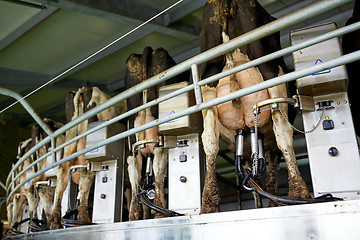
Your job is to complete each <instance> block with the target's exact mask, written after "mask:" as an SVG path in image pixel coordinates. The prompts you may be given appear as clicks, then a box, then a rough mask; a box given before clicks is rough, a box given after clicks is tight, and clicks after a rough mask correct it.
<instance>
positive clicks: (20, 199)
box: [8, 119, 64, 226]
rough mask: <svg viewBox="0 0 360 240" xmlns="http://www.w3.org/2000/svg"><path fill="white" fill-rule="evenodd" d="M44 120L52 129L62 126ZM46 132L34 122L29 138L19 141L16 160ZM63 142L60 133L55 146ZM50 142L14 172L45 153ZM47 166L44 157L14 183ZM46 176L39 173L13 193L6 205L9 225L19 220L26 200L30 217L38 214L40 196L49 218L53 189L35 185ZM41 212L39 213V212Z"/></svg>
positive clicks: (42, 137) (19, 170)
mask: <svg viewBox="0 0 360 240" xmlns="http://www.w3.org/2000/svg"><path fill="white" fill-rule="evenodd" d="M44 122H45V123H46V124H47V125H48V126H49V128H50V129H51V130H52V131H55V130H56V129H58V128H59V127H61V126H62V124H60V123H56V122H54V121H52V120H50V119H44ZM46 136H47V134H46V133H45V131H44V130H42V129H41V128H40V126H39V125H38V124H35V125H34V126H33V127H32V129H31V138H29V139H28V140H26V141H24V142H21V143H20V144H19V147H18V156H17V160H18V159H20V158H21V157H22V156H23V155H24V154H25V153H26V152H27V151H29V150H30V149H31V148H32V147H34V146H35V145H36V144H38V143H39V142H40V141H41V140H43V139H44V138H45V137H46ZM63 142H64V136H63V135H60V136H59V137H57V138H56V140H55V144H56V146H59V145H61V144H62V143H63ZM49 147H50V143H49V144H46V145H44V146H43V147H41V148H40V149H38V150H37V151H36V152H35V153H34V154H33V155H31V156H30V157H28V158H27V159H26V160H25V161H24V162H23V163H22V164H21V165H20V166H19V168H18V169H17V171H16V172H15V174H16V173H19V172H21V171H22V170H23V169H25V168H27V167H28V166H29V165H30V164H31V163H32V162H33V161H35V160H36V159H38V158H40V157H41V156H43V155H44V154H46V153H47V152H48V150H49ZM46 166H47V161H46V159H45V160H43V161H41V162H40V163H38V164H37V165H35V166H34V167H32V168H31V169H30V170H29V171H28V172H27V173H25V174H24V175H23V176H21V177H20V178H19V179H18V180H17V181H16V185H17V184H19V183H20V182H22V181H24V180H25V179H26V178H27V177H29V176H30V175H32V174H34V173H35V172H36V171H40V170H41V169H44V168H45V167H46ZM46 180H47V178H46V177H45V173H44V174H41V175H40V176H38V177H36V178H34V179H32V180H31V181H30V182H28V183H27V184H25V185H24V186H22V187H21V188H20V191H19V193H17V194H15V197H13V201H12V203H11V204H9V205H8V208H9V210H8V214H9V217H8V219H9V223H10V224H9V226H11V223H15V222H19V221H20V219H21V217H22V211H23V210H22V209H23V208H24V205H25V203H26V202H27V203H28V205H29V215H30V219H31V220H32V219H33V218H37V217H38V216H37V215H38V214H37V212H36V208H37V206H38V203H39V201H38V197H39V198H40V202H41V204H42V207H43V209H44V213H45V216H46V219H47V220H49V219H50V215H51V207H52V203H53V197H54V189H53V188H50V187H44V188H43V187H37V186H36V183H37V182H39V181H46ZM10 208H12V211H10ZM40 214H41V213H40Z"/></svg>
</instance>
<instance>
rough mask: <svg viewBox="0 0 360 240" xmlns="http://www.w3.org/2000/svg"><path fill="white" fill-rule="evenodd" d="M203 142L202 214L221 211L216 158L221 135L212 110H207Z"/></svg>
mask: <svg viewBox="0 0 360 240" xmlns="http://www.w3.org/2000/svg"><path fill="white" fill-rule="evenodd" d="M203 115H204V132H203V133H202V135H201V137H202V142H203V146H204V151H205V155H206V175H205V183H204V189H203V195H202V200H201V201H202V203H201V213H212V212H219V211H220V193H219V188H218V186H217V182H216V172H215V167H216V156H217V153H218V152H219V133H218V131H216V129H217V127H216V119H215V118H216V116H215V114H214V111H213V110H212V109H206V110H205V113H204V114H203Z"/></svg>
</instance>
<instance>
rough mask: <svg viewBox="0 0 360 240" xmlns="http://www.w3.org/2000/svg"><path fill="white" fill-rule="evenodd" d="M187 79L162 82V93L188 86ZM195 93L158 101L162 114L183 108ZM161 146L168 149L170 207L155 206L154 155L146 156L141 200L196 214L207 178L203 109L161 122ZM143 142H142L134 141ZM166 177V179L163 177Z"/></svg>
mask: <svg viewBox="0 0 360 240" xmlns="http://www.w3.org/2000/svg"><path fill="white" fill-rule="evenodd" d="M187 85H188V83H187V82H181V83H175V84H172V85H167V86H163V87H161V88H160V90H159V97H162V96H164V95H166V94H169V93H170V92H172V91H175V90H178V89H180V88H183V87H185V86H187ZM194 99H195V98H194V93H193V92H187V93H183V94H181V95H179V96H177V97H175V98H172V99H169V100H166V101H164V102H162V103H160V104H159V118H163V117H166V116H168V115H170V114H173V113H175V112H178V111H181V110H184V109H186V108H188V107H189V106H191V105H193V104H194V103H195V100H194ZM158 130H159V134H160V137H159V139H158V140H157V141H156V142H157V145H156V146H155V147H158V148H166V149H168V166H167V168H168V169H167V170H168V171H167V172H168V174H167V176H168V177H167V182H166V185H168V209H163V208H160V207H159V206H155V205H154V204H153V203H152V202H151V201H150V200H152V199H154V194H155V192H154V190H153V189H154V186H153V183H152V177H153V173H152V170H151V168H152V167H151V159H152V157H153V156H152V155H150V154H149V155H148V157H147V166H146V174H145V182H146V183H145V187H146V188H147V189H146V190H145V191H142V193H140V194H139V195H138V196H139V199H140V201H141V202H143V203H144V204H146V205H147V206H149V207H150V208H152V209H154V210H155V211H158V212H160V213H162V214H164V215H165V216H178V215H194V214H199V213H200V207H201V192H202V187H203V182H204V153H203V149H202V143H201V139H200V132H201V131H202V119H201V113H200V112H198V113H195V114H191V115H188V116H184V117H181V118H178V119H175V120H172V121H169V122H167V123H164V124H161V125H159V128H158ZM135 145H136V146H140V145H141V143H137V144H135ZM164 181H166V179H165V180H164Z"/></svg>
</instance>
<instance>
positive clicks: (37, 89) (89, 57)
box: [0, 0, 184, 114]
mask: <svg viewBox="0 0 360 240" xmlns="http://www.w3.org/2000/svg"><path fill="white" fill-rule="evenodd" d="M182 1H184V0H179V1H177V2H176V3H174V4H172V5H171V6H169V7H167V8H166V9H164V10H163V11H161V12H160V13H158V14H156V15H155V16H153V17H151V18H149V19H148V20H146V21H145V22H143V23H141V24H140V25H138V26H137V27H135V28H133V29H132V30H130V31H129V32H127V33H125V34H124V35H122V36H121V37H119V38H117V39H115V40H114V41H112V42H111V43H109V44H107V45H106V46H104V47H102V48H101V49H99V50H97V51H96V52H94V53H93V54H91V55H90V56H88V57H86V58H84V59H83V60H81V61H80V62H78V63H76V64H75V65H73V66H71V67H70V68H68V69H66V70H65V71H63V72H62V73H60V74H58V75H57V76H55V77H53V78H52V79H50V80H49V81H48V82H46V83H44V84H43V85H41V86H40V87H38V88H36V89H35V90H33V91H31V92H30V93H28V94H26V95H25V96H24V97H22V98H21V99H20V100H16V101H15V102H14V103H12V104H10V105H9V106H7V107H6V108H4V109H3V110H1V111H0V114H1V113H3V112H5V111H6V110H8V109H9V108H11V107H12V106H14V105H15V104H17V103H18V102H20V101H22V100H24V99H25V98H27V97H29V96H31V95H32V94H34V93H35V92H37V91H39V90H40V89H42V88H44V87H46V86H47V85H49V84H50V83H52V82H54V81H55V80H56V79H58V78H60V77H62V76H64V75H65V74H67V73H68V72H70V71H71V70H73V69H75V68H77V67H78V66H80V65H81V64H83V63H84V62H86V61H88V60H89V59H91V58H92V57H94V56H95V55H97V54H99V53H100V52H102V51H104V50H105V49H107V48H108V47H110V46H112V45H114V44H115V43H117V42H118V41H120V40H121V39H123V38H125V37H127V36H128V35H130V34H131V33H133V32H135V31H136V30H138V29H139V28H141V27H143V26H144V25H146V24H148V23H149V22H151V21H152V20H154V19H155V18H157V17H158V16H160V15H162V14H164V13H165V12H167V11H169V10H170V9H172V8H174V7H175V6H176V5H178V4H179V3H181V2H182Z"/></svg>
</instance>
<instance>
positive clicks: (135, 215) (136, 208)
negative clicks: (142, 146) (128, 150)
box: [127, 153, 142, 221]
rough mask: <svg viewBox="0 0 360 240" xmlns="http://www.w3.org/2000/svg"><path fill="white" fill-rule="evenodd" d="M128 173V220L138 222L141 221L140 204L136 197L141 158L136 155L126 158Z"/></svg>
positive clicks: (139, 155)
mask: <svg viewBox="0 0 360 240" xmlns="http://www.w3.org/2000/svg"><path fill="white" fill-rule="evenodd" d="M127 162H128V172H129V179H130V184H131V202H130V209H129V220H130V221H134V220H140V219H141V211H142V209H141V204H140V202H139V200H138V199H137V197H136V194H137V193H138V189H139V182H140V180H141V168H142V156H141V154H139V153H138V154H136V157H134V156H129V157H128V158H127Z"/></svg>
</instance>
